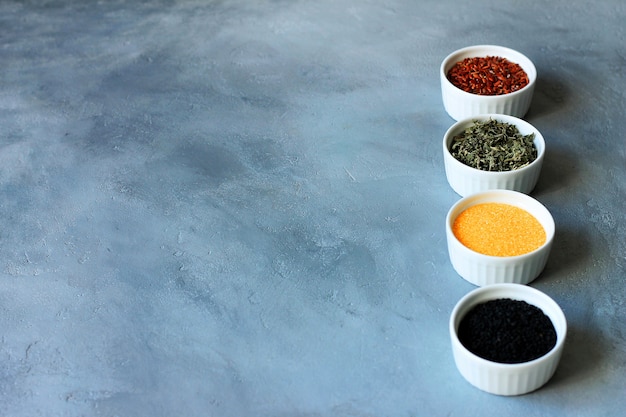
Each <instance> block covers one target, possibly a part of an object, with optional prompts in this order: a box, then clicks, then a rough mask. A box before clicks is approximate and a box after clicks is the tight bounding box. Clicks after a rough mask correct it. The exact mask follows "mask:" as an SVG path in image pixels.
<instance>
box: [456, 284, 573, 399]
mask: <svg viewBox="0 0 626 417" xmlns="http://www.w3.org/2000/svg"><path fill="white" fill-rule="evenodd" d="M566 334H567V322H566V319H565V315H564V314H563V311H562V310H561V308H560V307H559V305H558V304H557V303H556V302H555V301H554V300H553V299H552V298H550V297H549V296H548V295H546V294H545V293H543V292H541V291H539V290H537V289H535V288H532V287H530V286H527V285H521V284H493V285H488V286H485V287H480V288H477V289H475V290H473V291H471V292H470V293H468V294H467V295H465V296H464V297H463V298H461V300H459V302H458V303H457V304H456V306H455V307H454V309H453V311H452V314H451V316H450V337H451V341H452V352H453V356H454V361H455V364H456V366H457V369H458V370H459V372H460V373H461V375H462V376H463V377H464V378H465V379H466V380H467V381H468V382H469V383H470V384H472V385H474V386H475V387H477V388H479V389H481V390H483V391H486V392H489V393H491V394H496V395H505V396H512V395H522V394H526V393H529V392H532V391H535V390H537V389H539V388H540V387H542V386H543V385H544V384H546V383H547V382H548V381H549V380H550V378H552V376H553V375H554V372H555V371H556V368H557V366H558V364H559V361H560V358H561V354H562V351H563V346H564V342H565V337H566Z"/></svg>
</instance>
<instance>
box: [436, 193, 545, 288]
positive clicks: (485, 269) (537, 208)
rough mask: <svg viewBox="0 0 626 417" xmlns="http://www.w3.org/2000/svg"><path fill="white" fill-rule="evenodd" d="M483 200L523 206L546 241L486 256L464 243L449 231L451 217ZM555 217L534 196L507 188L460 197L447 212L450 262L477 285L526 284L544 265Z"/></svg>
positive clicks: (466, 278)
mask: <svg viewBox="0 0 626 417" xmlns="http://www.w3.org/2000/svg"><path fill="white" fill-rule="evenodd" d="M482 203H505V204H510V205H513V206H516V207H519V208H521V209H524V210H526V211H527V212H529V213H530V214H532V215H533V216H534V217H535V218H536V219H537V220H538V221H539V223H540V224H541V225H542V226H543V228H544V229H545V232H546V242H545V243H544V244H543V245H542V246H541V247H539V248H538V249H536V250H534V251H532V252H529V253H525V254H523V255H518V256H505V257H501V256H489V255H483V254H481V253H478V252H475V251H473V250H471V249H469V248H468V247H467V246H465V245H463V244H462V243H461V242H460V241H459V240H458V239H457V238H456V236H454V233H453V232H452V225H453V224H454V220H455V219H456V218H457V216H458V215H459V214H461V213H462V212H463V211H464V210H465V209H467V208H469V207H471V206H474V205H476V204H482ZM554 229H555V227H554V219H553V218H552V215H551V214H550V212H549V211H548V209H547V208H545V206H543V205H542V204H541V203H540V202H539V201H537V200H535V199H534V198H532V197H530V196H528V195H526V194H523V193H520V192H517V191H510V190H492V191H485V192H482V193H476V194H472V195H470V196H467V197H463V198H462V199H460V200H459V201H458V202H456V203H455V204H454V205H453V206H452V207H451V208H450V210H449V211H448V215H447V216H446V239H447V242H448V254H449V256H450V262H451V263H452V266H453V267H454V269H455V270H456V272H457V273H458V274H459V275H460V276H461V277H462V278H464V279H465V280H467V281H469V282H471V283H472V284H474V285H477V286H485V285H490V284H501V283H515V284H528V283H529V282H531V281H533V280H534V279H535V278H537V276H539V274H540V273H541V271H543V268H544V267H545V265H546V262H547V260H548V256H549V255H550V249H551V248H552V241H553V240H554Z"/></svg>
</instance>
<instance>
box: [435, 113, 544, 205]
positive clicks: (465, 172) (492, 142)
mask: <svg viewBox="0 0 626 417" xmlns="http://www.w3.org/2000/svg"><path fill="white" fill-rule="evenodd" d="M545 151H546V144H545V140H544V138H543V135H542V134H541V133H540V132H539V130H537V129H536V128H535V127H534V126H533V125H531V124H530V123H528V122H526V121H524V120H522V119H519V118H517V117H513V116H507V115H504V114H483V115H478V116H474V117H470V118H467V119H463V120H459V121H458V122H456V123H454V124H453V125H452V126H451V127H450V128H449V129H448V130H447V131H446V133H445V135H444V137H443V161H444V168H445V172H446V178H447V180H448V183H449V184H450V186H451V187H452V189H453V190H454V191H455V192H456V193H457V194H459V195H460V196H461V197H465V196H467V195H470V194H474V193H477V192H481V191H487V190H513V191H519V192H521V193H525V194H529V193H530V192H531V191H532V190H533V189H534V188H535V185H536V184H537V181H538V179H539V175H540V173H541V167H542V165H543V159H544V155H545Z"/></svg>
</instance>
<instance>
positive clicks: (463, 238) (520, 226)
mask: <svg viewBox="0 0 626 417" xmlns="http://www.w3.org/2000/svg"><path fill="white" fill-rule="evenodd" d="M452 232H453V233H454V235H455V236H456V238H457V239H458V240H459V241H460V242H461V243H462V244H463V245H465V246H467V247H468V248H470V249H471V250H473V251H475V252H478V253H482V254H484V255H490V256H517V255H522V254H525V253H528V252H532V251H534V250H535V249H537V248H539V247H540V246H541V245H543V244H544V243H545V241H546V231H545V229H544V228H543V226H542V225H541V223H539V221H538V220H537V219H536V218H535V217H534V216H533V215H532V214H530V213H529V212H527V211H526V210H524V209H521V208H519V207H515V206H513V205H510V204H504V203H483V204H477V205H475V206H471V207H469V208H467V209H465V210H464V211H463V212H461V214H459V215H458V216H457V218H456V219H455V220H454V223H453V225H452Z"/></svg>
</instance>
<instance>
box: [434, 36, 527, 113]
mask: <svg viewBox="0 0 626 417" xmlns="http://www.w3.org/2000/svg"><path fill="white" fill-rule="evenodd" d="M439 72H440V78H441V94H442V99H443V105H444V108H445V109H446V112H447V113H448V114H449V115H450V117H452V118H453V119H455V120H461V119H465V118H467V117H471V116H475V115H478V114H485V113H497V114H507V115H511V116H515V117H523V116H524V115H525V114H526V113H527V112H528V109H529V108H530V103H531V101H532V97H533V92H534V88H535V82H536V80H537V70H536V68H535V65H534V64H533V62H532V61H531V60H530V59H529V58H528V57H526V56H525V55H524V54H522V53H521V52H518V51H515V50H513V49H511V48H506V47H503V46H498V45H474V46H468V47H465V48H461V49H459V50H456V51H454V52H452V53H451V54H449V55H448V56H447V57H446V58H445V59H444V60H443V62H442V63H441V67H440V70H439Z"/></svg>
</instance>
